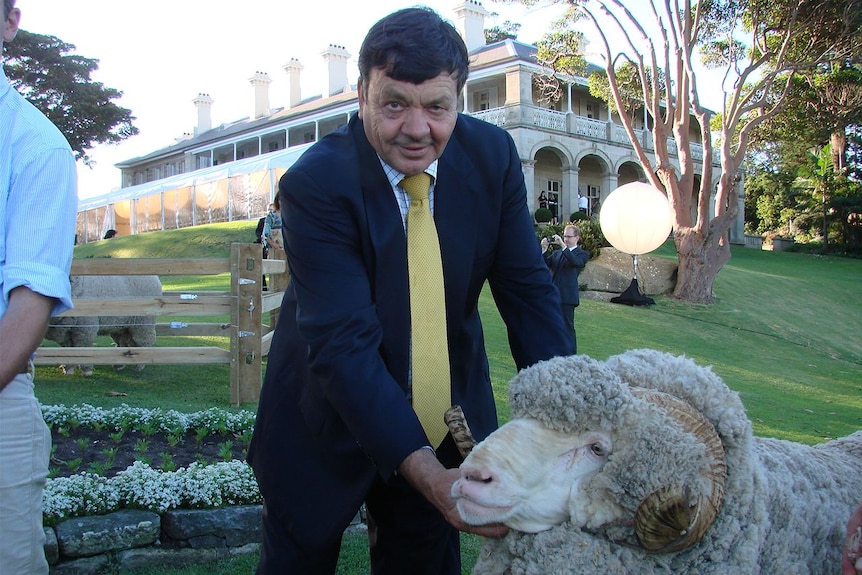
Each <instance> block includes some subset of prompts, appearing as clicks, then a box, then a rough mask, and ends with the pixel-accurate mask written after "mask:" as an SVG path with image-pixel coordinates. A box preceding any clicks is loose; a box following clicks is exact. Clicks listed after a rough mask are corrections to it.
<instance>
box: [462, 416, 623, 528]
mask: <svg viewBox="0 0 862 575" xmlns="http://www.w3.org/2000/svg"><path fill="white" fill-rule="evenodd" d="M611 447H612V444H611V437H610V434H609V433H605V432H600V431H590V432H586V433H581V434H577V435H573V434H567V433H561V432H559V431H554V430H552V429H549V428H547V427H545V426H544V425H543V424H541V423H539V422H538V421H536V420H534V419H515V420H512V421H510V422H509V423H507V424H506V425H504V426H502V427H501V428H500V429H498V430H497V431H495V432H494V433H492V434H491V435H490V436H488V438H487V439H485V441H483V442H481V443H480V444H478V445H477V446H476V447H475V448H473V451H472V452H471V453H470V455H468V456H467V459H465V460H464V463H462V464H461V478H460V479H459V480H458V481H456V482H455V483H454V484H453V485H452V497H453V498H455V500H456V503H457V507H458V513H460V515H461V518H462V519H463V520H464V521H465V522H467V523H470V524H472V525H485V524H489V523H505V524H506V525H508V526H509V527H511V528H512V529H515V530H518V531H523V532H526V533H537V532H539V531H544V530H546V529H550V528H551V527H553V526H554V525H559V524H560V523H562V522H564V521H566V520H567V519H568V518H569V507H570V503H571V501H572V500H573V499H574V498H576V497H578V494H579V489H580V488H581V486H582V485H583V484H584V483H586V482H587V481H589V480H590V479H591V478H592V477H594V476H595V475H596V474H597V473H598V472H599V471H600V470H601V469H602V467H603V466H604V464H605V462H606V461H607V459H608V455H609V454H610V452H611Z"/></svg>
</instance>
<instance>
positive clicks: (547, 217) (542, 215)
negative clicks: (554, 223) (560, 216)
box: [533, 208, 554, 224]
mask: <svg viewBox="0 0 862 575" xmlns="http://www.w3.org/2000/svg"><path fill="white" fill-rule="evenodd" d="M533 217H534V218H536V221H537V222H539V223H540V224H542V223H547V222H550V221H551V219H553V217H554V212H552V211H551V210H550V209H548V208H538V209H537V210H536V211H535V212H534V213H533Z"/></svg>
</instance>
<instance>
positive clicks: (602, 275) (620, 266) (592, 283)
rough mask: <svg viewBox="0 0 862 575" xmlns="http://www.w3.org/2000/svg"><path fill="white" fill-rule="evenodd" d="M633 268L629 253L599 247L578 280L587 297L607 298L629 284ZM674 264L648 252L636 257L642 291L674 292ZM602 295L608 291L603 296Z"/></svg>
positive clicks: (675, 268)
mask: <svg viewBox="0 0 862 575" xmlns="http://www.w3.org/2000/svg"><path fill="white" fill-rule="evenodd" d="M633 273H634V268H633V266H632V256H630V255H629V254H624V253H622V252H620V251H618V250H616V249H615V248H611V247H604V248H602V251H601V253H600V254H599V257H597V258H596V259H594V260H590V261H589V263H587V266H586V267H585V268H584V270H583V271H582V272H581V275H580V277H579V283H580V285H581V293H582V295H583V297H585V298H586V299H599V300H603V301H607V300H609V299H610V298H611V297H614V296H615V295H618V294H621V293H622V292H624V291H625V290H626V288H628V287H629V284H631V281H632V277H633ZM676 273H677V263H676V262H674V261H671V260H667V259H664V258H657V257H653V256H649V255H642V256H638V283H639V284H640V289H641V291H642V292H643V293H644V294H647V295H657V294H666V293H670V292H672V291H673V288H674V287H675V286H676ZM602 294H607V297H605V296H604V295H602Z"/></svg>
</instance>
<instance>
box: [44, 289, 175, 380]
mask: <svg viewBox="0 0 862 575" xmlns="http://www.w3.org/2000/svg"><path fill="white" fill-rule="evenodd" d="M69 280H70V283H71V285H72V298H73V299H87V298H91V299H102V298H105V299H108V298H134V297H153V296H155V297H160V296H161V295H162V282H161V281H159V276H155V275H145V276H89V275H84V276H71V277H70V278H69ZM96 335H109V336H111V339H112V340H114V343H115V344H117V345H118V346H120V347H152V346H153V345H155V343H156V316H154V315H134V316H97V317H78V316H57V317H52V318H51V320H50V322H49V325H48V331H47V332H46V334H45V339H49V340H51V341H55V342H57V343H59V344H60V345H61V346H62V347H93V346H94V345H95V343H96ZM80 367H81V372H82V373H83V374H84V375H85V376H89V375H92V374H93V366H92V365H82V366H80ZM122 367H123V366H117V369H122ZM143 367H144V366H143V365H138V366H136V369H138V370H139V371H140V370H141V369H143ZM65 369H66V373H67V374H69V375H71V374H72V373H74V366H66V368H65Z"/></svg>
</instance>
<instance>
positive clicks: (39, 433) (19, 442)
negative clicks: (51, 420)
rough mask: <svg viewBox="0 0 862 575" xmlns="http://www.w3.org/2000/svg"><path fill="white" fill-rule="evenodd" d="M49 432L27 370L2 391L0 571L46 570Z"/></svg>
mask: <svg viewBox="0 0 862 575" xmlns="http://www.w3.org/2000/svg"><path fill="white" fill-rule="evenodd" d="M50 456H51V432H50V431H49V430H48V427H47V426H46V425H45V421H44V420H43V419H42V411H41V409H40V408H39V403H38V402H37V401H36V396H35V395H34V393H33V380H32V377H31V376H30V375H29V374H19V375H17V376H15V379H13V380H12V381H11V382H9V385H7V386H6V387H5V388H4V389H3V391H2V392H0V575H30V574H47V573H48V562H47V561H46V560H45V551H44V546H45V532H44V531H43V530H42V490H43V488H44V487H45V481H46V480H47V478H48V459H49V457H50Z"/></svg>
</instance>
